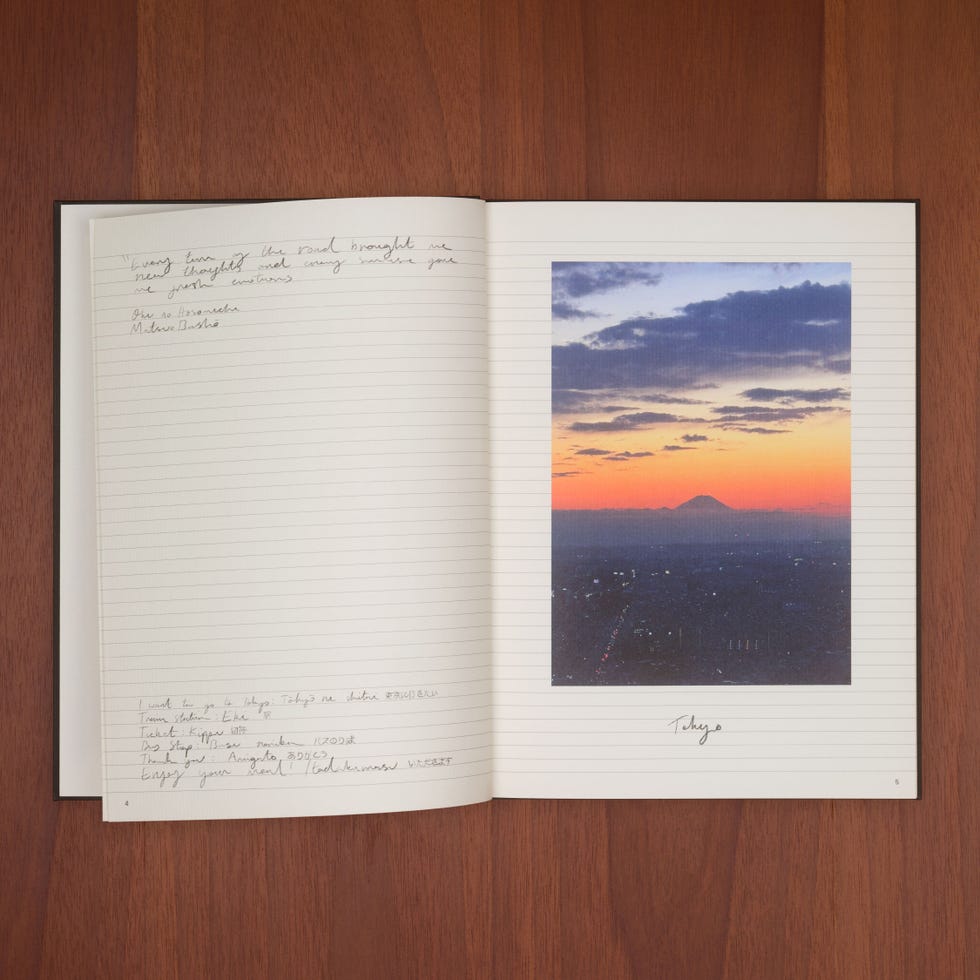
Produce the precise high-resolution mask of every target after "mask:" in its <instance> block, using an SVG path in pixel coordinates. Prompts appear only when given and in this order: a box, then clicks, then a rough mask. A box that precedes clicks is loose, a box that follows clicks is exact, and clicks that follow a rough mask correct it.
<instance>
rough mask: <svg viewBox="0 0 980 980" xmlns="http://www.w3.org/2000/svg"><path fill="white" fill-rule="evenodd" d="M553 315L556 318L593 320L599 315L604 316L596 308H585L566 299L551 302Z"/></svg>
mask: <svg viewBox="0 0 980 980" xmlns="http://www.w3.org/2000/svg"><path fill="white" fill-rule="evenodd" d="M551 315H552V317H554V319H556V320H592V319H595V317H597V316H602V314H601V313H597V312H596V311H595V310H583V309H580V308H579V307H577V306H573V305H572V304H571V303H566V302H565V301H564V300H555V301H554V302H553V303H552V304H551Z"/></svg>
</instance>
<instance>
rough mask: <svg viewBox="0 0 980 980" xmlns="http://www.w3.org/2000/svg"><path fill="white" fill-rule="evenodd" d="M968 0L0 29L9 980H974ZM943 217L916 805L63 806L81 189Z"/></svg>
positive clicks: (978, 911) (929, 240) (5, 12)
mask: <svg viewBox="0 0 980 980" xmlns="http://www.w3.org/2000/svg"><path fill="white" fill-rule="evenodd" d="M978 53H980V15H978V8H977V7H976V5H975V4H974V3H971V2H970V0H950V2H946V3H936V2H931V0H889V2H885V0H869V2H865V3H860V4H857V3H851V4H847V3H845V2H844V0H826V2H825V3H819V2H814V0H801V2H798V3H793V4H789V3H778V2H770V0H747V2H742V3H737V4H735V3H724V2H721V0H704V2H696V3H691V4H679V3H666V2H664V3H655V2H642V0H637V2H635V3H626V2H619V0H616V2H613V0H604V2H603V3H590V2H587V0H580V2H572V0H568V2H548V0H499V2H494V0H485V2H484V3H482V5H481V4H479V3H477V2H476V0H414V2H396V0H390V2H364V0H360V2H353V0H350V2H348V0H336V2H332V3H314V2H308V3H288V4H287V3H267V4H243V3H235V2H228V0H221V2H214V3H184V2H170V3H163V2H150V0H141V2H138V3H132V2H112V0H90V2H88V3H84V4H77V3H69V2H67V0H62V2H57V0H34V2H32V3H30V4H5V5H3V7H2V9H0V54H2V60H0V64H3V66H4V69H5V72H4V85H3V89H2V94H0V132H2V137H3V144H2V145H3V151H2V153H0V168H2V170H0V194H2V195H3V197H2V201H3V204H2V210H0V215H2V219H3V220H2V235H3V257H4V263H5V268H4V276H3V289H2V290H0V372H2V386H0V397H2V404H0V407H2V411H0V419H2V423H0V439H2V451H3V457H2V458H3V460H4V464H5V465H4V473H3V506H2V508H0V541H2V547H0V575H2V584H3V604H2V616H0V622H2V630H0V638H2V654H3V655H2V661H0V682H2V683H0V692H2V698H3V705H2V711H0V718H2V722H0V725H2V736H3V744H4V746H5V751H4V754H3V763H2V765H0V780H2V782H0V862H2V863H0V867H2V875H0V879H2V888H0V976H3V977H11V978H22V977H33V976H44V977H53V978H63V977H95V976H98V977H125V978H135V977H153V978H155V977H251V976H257V977H306V976H334V977H342V978H352V977H385V978H387V977H398V976H406V977H424V978H428V977H443V976H444V977H453V978H456V977H470V976H473V977H496V978H501V980H509V978H514V977H532V976H533V977H552V976H565V977H601V978H618V977H667V976H676V977H681V978H700V977H725V978H741V977H745V978H766V977H792V978H794V980H801V978H822V977H835V978H836V977H842V978H850V977H854V978H866V977H876V978H877V977H880V978H888V980H892V978H898V977H922V978H930V980H935V978H957V977H975V976H978V975H980V945H978V942H980V941H978V938H977V928H976V925H977V922H978V920H980V903H978V898H980V859H978V840H980V833H978V813H980V807H978V803H980V800H978V792H977V772H978V765H977V764H978V751H977V749H978V744H977V734H976V732H977V709H976V706H977V704H978V696H980V691H978V680H977V675H978V671H977V658H976V652H975V651H976V648H977V637H978V636H980V596H978V571H977V569H978V561H980V521H978V517H980V499H978V493H977V486H978V484H977V475H978V474H977V463H978V457H980V452H978V450H980V430H978V425H977V423H978V414H980V413H978V408H980V384H978V381H980V349H978V339H980V332H978V327H977V323H978V319H980V289H978V280H977V268H978V260H980V247H978V237H977V221H978V214H980V209H978V204H980V200H978V198H980V179H978V178H980V172H978V170H980V167H978V160H980V156H978V133H977V121H976V102H977V94H978V91H980V85H978V82H980V77H978V72H977V64H978V61H980V59H978ZM375 194H460V195H481V196H484V197H488V198H496V199H501V198H525V197H528V198H573V197H591V198H722V199H724V198H782V197H794V198H795V197H799V198H810V197H831V198H833V197H869V198H886V197H918V198H921V200H922V205H921V221H922V242H921V244H922V249H921V253H922V254H921V270H922V288H921V309H922V323H921V358H920V361H921V363H920V386H921V464H922V465H921V500H922V514H921V569H922V590H921V622H922V655H921V656H922V666H921V677H922V680H921V690H922V693H921V700H922V799H921V800H920V801H917V802H862V801H823V802H820V801H818V802H803V801H745V802H739V801H704V802H681V801H661V802H655V801H647V802H639V801H637V802H629V801H616V802H603V801H593V802H554V801H518V800H506V801H498V802H496V803H494V804H492V805H491V806H479V807H464V808H460V809H454V810H445V811H434V812H429V813H418V814H399V815H390V816H389V815H382V816H369V817H337V818H324V819H318V820H284V821H258V822H252V821H245V822H231V823H204V824H195V825H182V824H171V825H142V826H126V825H103V824H102V823H101V822H100V819H99V807H98V804H95V803H86V802H71V803H60V804H56V803H54V802H52V800H51V792H50V785H51V778H50V777H51V773H50V765H51V748H50V746H51V723H52V722H51V718H52V712H51V699H52V680H51V650H52V628H51V621H52V620H51V617H52V594H51V575H52V558H51V551H52V494H53V482H52V473H51V470H52V437H51V405H52V383H53V377H52V369H51V356H52V334H51V322H52V301H51V295H52V276H53V271H52V259H51V244H52V242H51V202H52V201H53V200H54V199H55V198H128V197H175V198H178V197H179V198H184V197H190V198H193V197H198V196H200V197H303V196H347V195H375Z"/></svg>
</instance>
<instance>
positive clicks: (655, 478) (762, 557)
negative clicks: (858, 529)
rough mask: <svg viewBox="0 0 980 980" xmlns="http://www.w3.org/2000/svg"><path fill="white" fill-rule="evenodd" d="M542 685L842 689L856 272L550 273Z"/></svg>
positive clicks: (814, 268) (658, 266)
mask: <svg viewBox="0 0 980 980" xmlns="http://www.w3.org/2000/svg"><path fill="white" fill-rule="evenodd" d="M552 323H553V327H552V343H553V346H552V684H554V685H563V684H564V685H645V686H660V685H679V684H691V685H695V684H698V685H703V684H714V685H733V684H753V685H772V684H849V683H850V680H851V421H850V396H851V365H850V357H851V268H850V265H849V264H841V263H836V264H827V263H813V262H803V263H800V262H784V263H771V262H767V263H760V262H751V263H749V262H735V263H714V262H670V263H647V262H554V263H552Z"/></svg>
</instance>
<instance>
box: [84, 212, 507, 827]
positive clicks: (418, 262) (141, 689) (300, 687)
mask: <svg viewBox="0 0 980 980" xmlns="http://www.w3.org/2000/svg"><path fill="white" fill-rule="evenodd" d="M483 215H484V205H483V204H482V202H476V201H465V200H463V201H459V200H447V199H413V200H404V199H402V200H399V199H393V200H383V199H377V200H354V201H324V202H292V203H285V204H275V205H249V206H240V207H239V206H235V207H228V208H222V209H219V210H216V211H210V212H185V213H182V214H165V215H154V216H149V217H139V218H119V219H107V220H103V221H96V222H93V226H92V236H93V250H92V251H93V256H94V287H93V304H94V325H95V330H94V344H95V365H96V422H97V448H98V488H99V492H98V536H99V549H100V553H99V578H100V592H101V618H100V633H101V655H102V703H103V726H102V727H103V760H104V815H105V817H106V818H107V819H110V820H148V819H191V818H229V817H264V816H288V815H308V814H321V813H344V812H367V811H382V810H400V809H415V808H422V807H434V806H449V805H455V804H461V803H469V802H476V801H479V800H485V799H487V798H488V797H489V790H490V779H489V771H490V759H491V738H490V661H489V635H490V618H489V617H490V610H489V558H488V554H489V552H488V545H489V510H488V472H487V380H486V367H487V365H486V333H485V272H484V270H485V264H484V254H483V252H484V244H483V243H484V236H483V230H484V229H483Z"/></svg>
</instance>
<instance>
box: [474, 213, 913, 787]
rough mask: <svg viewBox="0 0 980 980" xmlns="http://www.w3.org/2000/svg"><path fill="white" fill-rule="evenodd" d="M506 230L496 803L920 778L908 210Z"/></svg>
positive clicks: (494, 353) (611, 217)
mask: <svg viewBox="0 0 980 980" xmlns="http://www.w3.org/2000/svg"><path fill="white" fill-rule="evenodd" d="M487 229H488V235H487V239H488V296H489V319H490V351H491V354H490V359H491V379H492V390H491V403H492V408H491V417H492V424H491V429H492V431H491V458H492V461H493V465H492V473H493V554H494V562H493V582H494V616H493V623H494V648H495V659H494V756H495V771H494V793H495V795H498V796H518V797H522V796H534V797H600V798H602V797H726V796H727V797H914V796H915V795H916V792H917V758H916V500H915V473H916V420H915V400H916V393H915V389H916V373H915V356H916V355H915V344H916V241H915V208H914V205H912V204H899V203H895V204H890V203H888V204H884V203H883V204H858V203H820V204H816V203H810V204H807V203H798V204H776V203H772V204H769V203H767V204H754V203H753V204H750V203H727V204H725V203H669V204H668V203H660V204H654V203H640V204H636V203H567V204H558V203H550V204H549V203H528V204H509V203H501V204H490V205H488V216H487Z"/></svg>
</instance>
